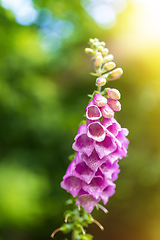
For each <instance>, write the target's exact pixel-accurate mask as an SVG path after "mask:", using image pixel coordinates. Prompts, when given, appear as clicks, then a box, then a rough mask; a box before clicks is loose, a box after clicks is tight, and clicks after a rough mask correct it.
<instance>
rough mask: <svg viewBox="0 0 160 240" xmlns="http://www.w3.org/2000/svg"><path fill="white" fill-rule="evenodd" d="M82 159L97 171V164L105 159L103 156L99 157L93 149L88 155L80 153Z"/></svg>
mask: <svg viewBox="0 0 160 240" xmlns="http://www.w3.org/2000/svg"><path fill="white" fill-rule="evenodd" d="M82 160H83V161H84V162H85V163H86V164H87V165H88V166H89V168H91V169H92V170H93V171H97V169H98V168H99V166H100V165H101V164H102V163H103V162H104V161H106V160H105V159H104V158H103V159H100V158H99V156H98V154H97V152H96V151H95V150H93V152H92V154H91V155H90V156H89V157H88V156H87V155H85V154H82Z"/></svg>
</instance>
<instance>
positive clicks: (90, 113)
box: [86, 105, 102, 120]
mask: <svg viewBox="0 0 160 240" xmlns="http://www.w3.org/2000/svg"><path fill="white" fill-rule="evenodd" d="M101 116H102V114H101V111H100V110H99V108H98V107H97V106H96V105H90V106H88V107H87V109H86V117H87V118H88V119H90V120H98V119H99V118H100V117H101Z"/></svg>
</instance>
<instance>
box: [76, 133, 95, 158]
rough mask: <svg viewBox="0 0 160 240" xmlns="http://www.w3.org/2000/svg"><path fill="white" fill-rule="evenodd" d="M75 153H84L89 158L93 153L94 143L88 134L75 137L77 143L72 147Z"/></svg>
mask: <svg viewBox="0 0 160 240" xmlns="http://www.w3.org/2000/svg"><path fill="white" fill-rule="evenodd" d="M72 148H73V149H74V150H75V151H79V152H84V153H86V154H87V155H88V156H89V155H90V154H91V153H92V152H93V149H94V141H93V139H91V138H89V137H88V136H87V134H86V133H84V134H79V135H77V136H76V137H75V142H74V143H73V145H72Z"/></svg>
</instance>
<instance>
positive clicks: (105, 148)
mask: <svg viewBox="0 0 160 240" xmlns="http://www.w3.org/2000/svg"><path fill="white" fill-rule="evenodd" d="M116 148H117V145H116V144H115V143H114V142H113V141H112V139H111V138H110V137H108V136H106V137H105V139H104V140H103V141H102V142H96V144H95V149H96V152H97V153H98V155H99V157H100V158H103V157H104V156H107V155H109V154H110V153H112V152H113V151H115V150H116Z"/></svg>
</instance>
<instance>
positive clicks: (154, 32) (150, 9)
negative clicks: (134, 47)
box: [134, 0, 160, 43]
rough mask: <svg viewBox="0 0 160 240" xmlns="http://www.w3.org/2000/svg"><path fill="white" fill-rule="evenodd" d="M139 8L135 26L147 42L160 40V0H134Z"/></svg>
mask: <svg viewBox="0 0 160 240" xmlns="http://www.w3.org/2000/svg"><path fill="white" fill-rule="evenodd" d="M134 1H135V7H136V8H137V9H138V10H137V17H136V19H134V20H135V28H137V30H136V31H137V32H138V34H140V38H141V37H142V38H143V40H144V39H145V41H147V42H151V41H154V42H158V43H159V41H160V1H159V0H152V1H150V0H134Z"/></svg>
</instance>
